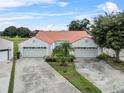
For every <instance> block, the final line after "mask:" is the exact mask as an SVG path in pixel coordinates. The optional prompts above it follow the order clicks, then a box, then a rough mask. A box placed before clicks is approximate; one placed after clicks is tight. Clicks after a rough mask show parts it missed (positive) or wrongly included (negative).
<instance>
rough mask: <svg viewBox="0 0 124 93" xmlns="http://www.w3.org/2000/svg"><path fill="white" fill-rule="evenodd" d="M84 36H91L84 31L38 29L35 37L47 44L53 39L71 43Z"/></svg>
mask: <svg viewBox="0 0 124 93" xmlns="http://www.w3.org/2000/svg"><path fill="white" fill-rule="evenodd" d="M85 37H88V38H90V37H91V36H90V35H89V34H88V33H87V32H86V31H40V32H38V33H37V35H36V38H38V39H40V40H42V41H45V42H47V43H49V44H51V43H53V42H55V41H69V42H70V43H73V42H75V41H78V40H80V39H82V38H85Z"/></svg>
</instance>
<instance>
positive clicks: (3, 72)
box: [0, 62, 12, 93]
mask: <svg viewBox="0 0 124 93" xmlns="http://www.w3.org/2000/svg"><path fill="white" fill-rule="evenodd" d="M11 69H12V62H0V93H8V87H9V80H10V75H11Z"/></svg>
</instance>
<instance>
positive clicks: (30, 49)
mask: <svg viewBox="0 0 124 93" xmlns="http://www.w3.org/2000/svg"><path fill="white" fill-rule="evenodd" d="M64 41H68V42H70V43H71V45H72V47H73V48H74V55H75V57H97V56H98V55H99V54H100V49H99V47H98V46H97V45H96V44H95V42H94V41H93V39H92V37H91V36H90V35H89V34H88V33H87V32H86V31H47V32H45V31H40V32H38V33H37V35H36V36H35V37H33V38H31V39H29V40H26V41H24V42H22V43H20V44H19V51H20V55H21V57H45V56H49V55H51V53H52V50H53V49H54V48H55V47H56V46H58V45H59V44H60V43H62V42H64Z"/></svg>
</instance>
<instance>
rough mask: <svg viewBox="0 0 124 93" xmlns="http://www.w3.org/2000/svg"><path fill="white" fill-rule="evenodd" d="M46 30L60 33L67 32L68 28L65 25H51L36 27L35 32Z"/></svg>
mask: <svg viewBox="0 0 124 93" xmlns="http://www.w3.org/2000/svg"><path fill="white" fill-rule="evenodd" d="M36 29H37V30H45V31H49V30H51V31H60V30H67V26H66V25H65V24H61V25H58V24H57V25H55V24H49V25H46V26H37V27H34V28H33V30H36Z"/></svg>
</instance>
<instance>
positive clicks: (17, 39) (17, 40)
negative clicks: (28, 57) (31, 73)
mask: <svg viewBox="0 0 124 93" xmlns="http://www.w3.org/2000/svg"><path fill="white" fill-rule="evenodd" d="M2 38H4V39H7V40H10V41H13V43H14V58H15V59H16V53H17V52H18V44H19V43H21V42H22V41H24V40H27V39H28V38H20V37H14V38H10V37H2Z"/></svg>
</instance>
